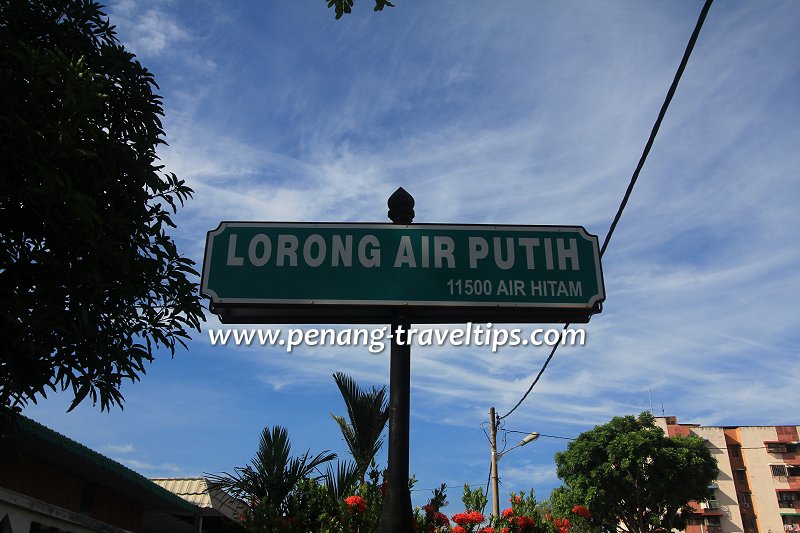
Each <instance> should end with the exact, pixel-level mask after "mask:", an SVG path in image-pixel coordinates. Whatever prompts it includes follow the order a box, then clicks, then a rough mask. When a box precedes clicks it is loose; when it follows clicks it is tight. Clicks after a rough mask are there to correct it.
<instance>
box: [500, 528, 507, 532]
mask: <svg viewBox="0 0 800 533" xmlns="http://www.w3.org/2000/svg"><path fill="white" fill-rule="evenodd" d="M508 532H509V529H508V528H507V527H504V528H503V529H501V530H500V533H508Z"/></svg>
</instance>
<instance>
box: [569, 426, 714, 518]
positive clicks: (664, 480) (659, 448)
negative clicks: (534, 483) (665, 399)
mask: <svg viewBox="0 0 800 533" xmlns="http://www.w3.org/2000/svg"><path fill="white" fill-rule="evenodd" d="M556 464H557V467H558V477H559V478H561V479H562V480H563V481H564V482H565V483H566V485H567V487H568V489H569V490H568V492H565V493H564V494H563V496H565V498H566V499H568V501H569V503H580V504H581V505H584V506H586V507H588V508H589V509H590V510H591V513H592V516H591V519H590V522H591V524H592V525H595V526H600V527H601V528H602V529H603V530H604V531H614V530H618V531H623V530H626V531H629V532H631V533H649V532H651V531H655V530H657V529H661V528H666V530H667V531H670V530H672V529H685V527H686V519H687V518H688V513H689V512H690V509H689V507H688V506H687V504H688V502H689V501H690V500H696V501H702V500H704V499H705V498H707V497H708V494H709V490H708V485H709V484H710V483H711V482H712V481H713V480H714V479H715V478H716V477H717V463H716V460H715V459H714V458H713V457H712V456H711V452H709V450H708V448H706V446H705V443H704V441H703V440H702V439H700V438H699V437H696V436H689V437H672V438H668V437H666V436H665V435H664V432H663V431H662V430H661V429H660V428H659V427H657V426H656V425H655V419H654V418H653V416H652V415H651V414H649V413H642V414H641V415H639V417H638V418H636V417H633V416H625V417H614V418H613V419H612V420H611V421H610V422H608V423H607V424H604V425H602V426H597V427H595V428H594V429H592V430H591V431H587V432H585V433H582V434H581V435H580V436H579V437H578V438H577V439H576V440H574V441H573V442H571V443H570V444H569V446H568V447H567V450H566V451H564V452H560V453H558V454H556ZM554 503H555V502H554ZM564 503H565V504H566V503H567V502H566V501H565V502H564Z"/></svg>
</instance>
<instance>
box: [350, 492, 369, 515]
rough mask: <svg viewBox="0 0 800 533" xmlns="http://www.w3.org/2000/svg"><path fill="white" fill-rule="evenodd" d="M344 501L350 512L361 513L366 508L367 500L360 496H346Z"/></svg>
mask: <svg viewBox="0 0 800 533" xmlns="http://www.w3.org/2000/svg"><path fill="white" fill-rule="evenodd" d="M344 503H345V505H347V510H348V511H350V512H351V513H363V512H364V511H366V510H367V502H366V501H364V498H362V497H361V496H355V495H354V496H348V497H347V498H345V499H344Z"/></svg>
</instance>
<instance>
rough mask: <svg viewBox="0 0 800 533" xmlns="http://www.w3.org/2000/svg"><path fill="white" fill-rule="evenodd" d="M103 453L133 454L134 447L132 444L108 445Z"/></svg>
mask: <svg viewBox="0 0 800 533" xmlns="http://www.w3.org/2000/svg"><path fill="white" fill-rule="evenodd" d="M101 449H102V451H103V453H114V454H118V453H132V452H133V451H134V447H133V444H132V443H128V444H106V445H105V446H103V447H102V448H101Z"/></svg>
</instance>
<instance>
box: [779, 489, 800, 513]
mask: <svg viewBox="0 0 800 533" xmlns="http://www.w3.org/2000/svg"><path fill="white" fill-rule="evenodd" d="M797 499H800V493H798V492H779V493H778V507H780V508H781V509H794V501H795V500H797Z"/></svg>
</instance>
